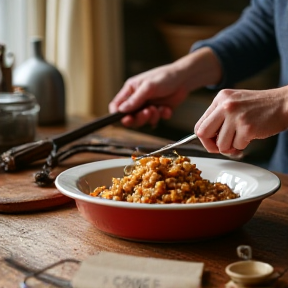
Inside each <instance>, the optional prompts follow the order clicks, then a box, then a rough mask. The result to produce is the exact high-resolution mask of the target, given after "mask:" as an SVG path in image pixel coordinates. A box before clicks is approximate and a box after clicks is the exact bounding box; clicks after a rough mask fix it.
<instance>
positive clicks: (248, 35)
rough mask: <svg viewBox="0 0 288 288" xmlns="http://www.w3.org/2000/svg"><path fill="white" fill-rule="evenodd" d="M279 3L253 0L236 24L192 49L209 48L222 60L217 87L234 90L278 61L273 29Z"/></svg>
mask: <svg viewBox="0 0 288 288" xmlns="http://www.w3.org/2000/svg"><path fill="white" fill-rule="evenodd" d="M276 2H277V1H273V0H265V1H263V0H252V1H251V5H250V6H248V7H247V8H246V9H245V10H244V12H243V13H242V15H241V17H240V18H239V20H238V21H236V22H235V23H234V24H233V25H231V26H229V27H227V28H226V29H224V30H222V31H221V32H220V33H218V34H217V35H215V36H214V37H212V38H210V39H206V40H202V41H198V42H196V43H195V44H194V45H193V46H192V47H191V51H196V50H197V49H199V48H203V47H210V48H211V49H212V50H213V51H214V53H215V55H216V56H217V58H218V60H219V61H220V63H221V66H222V71H223V78H222V81H221V83H220V85H218V86H217V87H215V88H217V89H223V88H232V87H233V85H234V84H235V83H237V82H239V81H242V80H244V79H246V78H249V77H250V76H252V75H255V73H257V72H260V71H261V70H262V69H264V68H266V67H268V65H270V64H271V63H273V62H274V61H275V60H277V59H278V58H279V52H278V48H277V42H276V35H275V27H274V26H275V19H274V17H276V16H274V12H275V5H276Z"/></svg>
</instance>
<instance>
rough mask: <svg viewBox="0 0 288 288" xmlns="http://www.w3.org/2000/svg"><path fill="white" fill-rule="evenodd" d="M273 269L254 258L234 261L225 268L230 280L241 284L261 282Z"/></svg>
mask: <svg viewBox="0 0 288 288" xmlns="http://www.w3.org/2000/svg"><path fill="white" fill-rule="evenodd" d="M273 271H274V268H273V267H272V266H271V265H270V264H268V263H264V262H260V261H254V260H244V261H238V262H234V263H232V264H230V265H228V266H227V267H226V269H225V272H226V274H227V275H228V276H229V277H230V278H231V280H233V281H234V282H235V283H239V284H242V285H256V284H261V283H263V282H265V281H266V280H267V279H268V278H269V277H270V276H271V275H272V273H273Z"/></svg>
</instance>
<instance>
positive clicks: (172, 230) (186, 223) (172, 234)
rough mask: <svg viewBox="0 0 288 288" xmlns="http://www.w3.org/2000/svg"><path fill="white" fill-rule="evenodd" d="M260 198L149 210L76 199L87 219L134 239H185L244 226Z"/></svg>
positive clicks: (223, 232) (112, 233)
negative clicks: (238, 203)
mask: <svg viewBox="0 0 288 288" xmlns="http://www.w3.org/2000/svg"><path fill="white" fill-rule="evenodd" d="M261 201H262V200H255V201H251V202H246V203H243V204H241V205H230V206H222V207H213V208H212V207H209V209H205V208H203V209H178V210H173V209H171V210H168V209H167V210H166V209H163V210H162V209H161V210H160V209H159V210H158V209H149V213H147V209H135V208H131V209H130V208H128V209H127V208H121V207H115V206H108V205H101V204H97V203H89V202H86V201H82V200H76V204H77V207H78V210H79V212H80V213H81V214H82V216H83V217H84V218H85V219H86V220H87V221H89V222H90V223H92V224H93V225H95V226H96V227H97V228H98V229H99V230H101V231H102V232H105V233H108V234H110V235H113V236H116V237H119V238H124V239H129V240H134V241H145V242H147V241H148V242H179V241H185V242H186V241H197V240H202V239H206V238H211V237H217V236H220V235H223V234H226V233H228V232H231V231H233V230H235V229H236V228H239V227H241V226H243V225H244V224H245V223H246V222H248V221H249V220H250V219H251V218H252V216H253V215H254V214H255V212H256V210H257V208H258V207H259V205H260V203H261ZM163 205H164V204H163ZM171 205H173V204H171ZM183 205H185V204H183Z"/></svg>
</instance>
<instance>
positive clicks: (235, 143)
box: [195, 86, 288, 155]
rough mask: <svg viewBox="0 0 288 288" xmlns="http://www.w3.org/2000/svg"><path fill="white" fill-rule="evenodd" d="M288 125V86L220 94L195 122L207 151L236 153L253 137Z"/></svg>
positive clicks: (265, 136) (264, 135) (264, 136)
mask: <svg viewBox="0 0 288 288" xmlns="http://www.w3.org/2000/svg"><path fill="white" fill-rule="evenodd" d="M287 128H288V86H285V87H282V88H278V89H271V90H261V91H257V90H256V91H255V90H253V91H252V90H230V89H225V90H222V91H220V92H219V93H218V95H217V96H216V97H215V98H214V100H213V102H212V104H211V105H210V107H209V108H208V109H207V110H206V112H205V113H204V114H203V116H202V117H201V118H200V119H199V121H198V122H197V123H196V125H195V133H196V134H197V136H198V137H199V139H200V141H201V142H202V144H203V146H204V147H205V148H206V150H207V151H208V152H211V153H222V154H230V155H236V154H237V153H238V152H239V151H241V150H244V149H245V148H246V147H247V146H248V144H249V143H250V142H251V141H252V140H253V139H264V138H267V137H270V136H272V135H275V134H278V133H279V132H281V131H284V130H286V129H287Z"/></svg>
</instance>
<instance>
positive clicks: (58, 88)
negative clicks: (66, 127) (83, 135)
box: [13, 38, 65, 125]
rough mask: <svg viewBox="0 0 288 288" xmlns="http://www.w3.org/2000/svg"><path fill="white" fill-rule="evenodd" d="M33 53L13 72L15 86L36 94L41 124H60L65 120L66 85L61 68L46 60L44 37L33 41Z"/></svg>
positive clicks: (39, 122)
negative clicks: (43, 51) (43, 53)
mask: <svg viewBox="0 0 288 288" xmlns="http://www.w3.org/2000/svg"><path fill="white" fill-rule="evenodd" d="M31 46H32V47H31V48H32V55H31V57H30V58H29V59H28V60H26V61H24V62H23V63H22V64H21V65H20V66H18V67H17V68H16V69H15V70H14V73H13V84H14V86H18V87H21V88H22V89H24V90H26V91H28V92H30V93H32V94H33V95H35V97H36V99H37V102H38V103H39V105H40V112H39V116H38V124H39V125H58V124H63V123H64V122H65V85H64V80H63V77H62V75H61V73H60V72H59V70H58V69H57V68H56V67H55V66H53V65H51V64H50V63H48V62H47V61H45V59H44V57H43V55H42V39H41V38H33V39H32V41H31Z"/></svg>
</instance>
